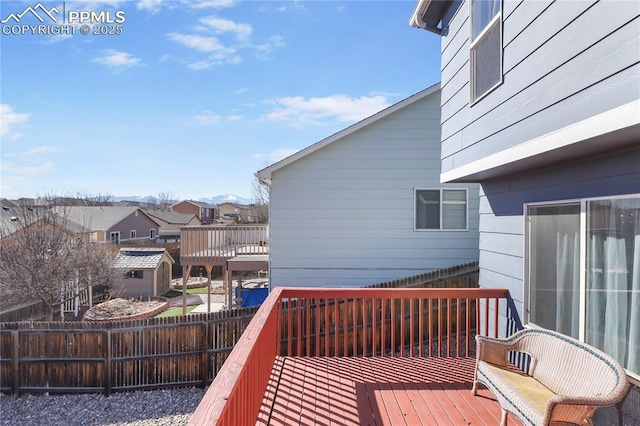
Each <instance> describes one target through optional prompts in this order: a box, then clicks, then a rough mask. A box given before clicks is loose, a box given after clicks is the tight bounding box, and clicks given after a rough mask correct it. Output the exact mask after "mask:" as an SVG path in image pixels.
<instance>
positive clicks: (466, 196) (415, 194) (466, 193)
mask: <svg viewBox="0 0 640 426" xmlns="http://www.w3.org/2000/svg"><path fill="white" fill-rule="evenodd" d="M418 191H439V192H440V202H439V203H438V210H439V214H440V227H439V228H438V229H435V228H418V227H417V223H416V219H417V216H418V212H417V210H418V208H417V207H418V206H417V197H418ZM443 191H464V205H465V224H464V228H452V229H446V228H443V227H442V226H443V208H442V207H443V205H444V204H463V203H462V202H451V201H449V202H446V203H445V202H444V201H443V198H444V197H443V195H442V193H443ZM413 230H414V231H417V232H461V231H462V232H464V231H468V230H469V189H468V188H414V190H413Z"/></svg>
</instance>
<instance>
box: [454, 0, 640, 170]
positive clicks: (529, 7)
mask: <svg viewBox="0 0 640 426" xmlns="http://www.w3.org/2000/svg"><path fill="white" fill-rule="evenodd" d="M639 14H640V3H638V2H628V1H602V2H598V3H593V2H587V1H581V2H562V1H556V2H553V3H549V2H539V1H529V0H525V1H522V2H509V1H507V2H505V5H504V33H503V37H504V39H503V54H504V60H503V65H504V70H503V71H504V83H503V84H502V85H501V86H500V87H499V88H497V89H496V90H495V91H493V92H492V93H491V94H490V95H489V96H487V97H486V98H485V99H482V100H481V101H480V102H478V103H477V104H476V105H474V106H473V107H469V106H468V102H469V89H468V81H469V78H468V76H469V65H468V59H469V58H468V57H469V49H468V43H469V41H468V20H467V17H468V4H467V2H464V3H462V4H461V7H460V8H459V9H458V10H457V13H455V15H454V16H453V18H452V20H451V21H450V22H449V24H448V27H447V28H446V31H445V36H444V37H443V40H442V44H443V58H442V63H443V81H442V98H443V108H442V121H443V127H442V140H443V144H442V156H443V171H448V170H451V169H453V168H456V167H459V166H462V165H464V164H467V163H469V162H471V161H474V160H477V159H479V158H482V157H484V156H486V155H490V154H493V153H495V152H498V151H500V150H503V149H505V148H508V147H511V146H515V145H518V144H520V143H522V142H525V141H528V140H530V139H533V138H535V137H538V136H541V135H543V134H546V133H549V132H552V131H554V130H556V129H559V128H562V127H565V126H567V125H569V124H571V123H574V122H576V121H580V120H583V119H586V118H589V117H591V116H593V115H597V114H599V113H602V112H604V111H607V110H609V109H612V108H615V107H617V106H620V105H624V104H626V103H629V102H631V101H634V100H637V99H638V97H640V83H639V81H640V66H639V65H638V62H639V60H640V39H639V35H638V30H637V27H638V25H640V18H638V15H639ZM461 46H462V48H460V47H461ZM460 66H462V67H464V68H463V69H462V70H461V71H460V72H458V71H457V70H456V67H460ZM462 75H464V76H465V78H462V77H461V76H462Z"/></svg>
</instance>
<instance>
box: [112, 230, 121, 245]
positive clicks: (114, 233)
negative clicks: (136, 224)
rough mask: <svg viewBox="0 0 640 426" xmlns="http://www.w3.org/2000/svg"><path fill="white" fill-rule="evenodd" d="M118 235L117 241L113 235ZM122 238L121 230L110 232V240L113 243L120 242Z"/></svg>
mask: <svg viewBox="0 0 640 426" xmlns="http://www.w3.org/2000/svg"><path fill="white" fill-rule="evenodd" d="M114 236H115V237H116V240H117V242H114V240H113V237H114ZM120 241H121V238H120V231H111V232H110V233H109V242H111V243H113V244H120Z"/></svg>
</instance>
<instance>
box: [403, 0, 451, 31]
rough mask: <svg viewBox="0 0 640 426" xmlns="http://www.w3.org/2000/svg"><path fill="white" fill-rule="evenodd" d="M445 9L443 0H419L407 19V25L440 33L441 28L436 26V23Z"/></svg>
mask: <svg viewBox="0 0 640 426" xmlns="http://www.w3.org/2000/svg"><path fill="white" fill-rule="evenodd" d="M446 10H447V5H446V2H445V1H442V0H441V1H437V0H419V1H418V4H417V5H416V8H415V9H414V11H413V14H412V15H411V18H410V19H409V26H410V27H412V28H421V29H423V30H427V31H430V32H432V33H435V34H438V35H442V28H440V27H438V24H439V23H440V21H441V20H442V16H443V15H444V12H445V11H446Z"/></svg>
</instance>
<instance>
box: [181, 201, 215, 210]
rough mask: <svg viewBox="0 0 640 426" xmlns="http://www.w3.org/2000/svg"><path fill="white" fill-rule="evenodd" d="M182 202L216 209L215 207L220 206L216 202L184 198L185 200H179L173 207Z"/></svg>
mask: <svg viewBox="0 0 640 426" xmlns="http://www.w3.org/2000/svg"><path fill="white" fill-rule="evenodd" d="M180 203H191V204H193V205H194V206H198V207H204V208H206V209H215V208H217V207H218V206H216V205H214V204H209V203H204V202H202V201H194V200H183V201H180V202H178V203H175V204H173V205H171V207H173V206H177V205H178V204H180Z"/></svg>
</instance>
